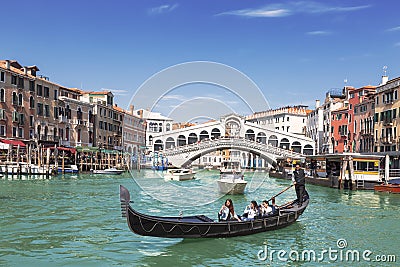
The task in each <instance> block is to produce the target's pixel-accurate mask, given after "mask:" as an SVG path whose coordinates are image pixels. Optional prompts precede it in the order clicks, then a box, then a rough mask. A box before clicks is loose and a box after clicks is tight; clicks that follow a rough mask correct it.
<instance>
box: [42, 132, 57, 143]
mask: <svg viewBox="0 0 400 267" xmlns="http://www.w3.org/2000/svg"><path fill="white" fill-rule="evenodd" d="M39 140H40V141H49V142H55V143H58V142H59V141H60V137H58V136H53V135H45V134H42V135H40V137H39Z"/></svg>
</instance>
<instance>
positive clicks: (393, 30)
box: [386, 26, 400, 32]
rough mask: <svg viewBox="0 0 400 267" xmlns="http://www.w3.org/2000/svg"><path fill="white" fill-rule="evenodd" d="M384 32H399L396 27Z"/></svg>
mask: <svg viewBox="0 0 400 267" xmlns="http://www.w3.org/2000/svg"><path fill="white" fill-rule="evenodd" d="M386 31H387V32H395V31H400V26H397V27H393V28H390V29H387V30H386Z"/></svg>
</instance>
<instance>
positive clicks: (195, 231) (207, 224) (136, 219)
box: [120, 185, 309, 238]
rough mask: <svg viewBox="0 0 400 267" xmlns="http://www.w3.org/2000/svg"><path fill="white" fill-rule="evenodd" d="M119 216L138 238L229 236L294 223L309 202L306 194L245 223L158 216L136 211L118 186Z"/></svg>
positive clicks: (273, 228) (267, 229)
mask: <svg viewBox="0 0 400 267" xmlns="http://www.w3.org/2000/svg"><path fill="white" fill-rule="evenodd" d="M120 202H121V212H122V216H123V217H126V220H127V224H128V226H129V228H130V230H131V231H132V232H134V233H136V234H138V235H143V236H156V237H166V238H199V237H201V238H204V237H214V238H218V237H233V236H243V235H250V234H256V233H260V232H265V231H270V230H275V229H280V228H283V227H286V226H288V225H291V224H292V223H294V222H295V221H296V220H297V219H298V218H299V216H300V215H301V214H302V213H303V212H304V210H305V209H306V208H307V206H308V203H309V196H308V194H307V193H306V194H305V198H304V201H303V203H302V205H301V206H298V205H297V204H296V200H294V201H290V202H288V203H286V204H284V205H282V206H279V207H278V208H277V212H276V213H275V214H272V215H269V216H265V217H259V218H256V219H254V220H249V221H237V220H234V221H231V220H228V221H218V220H216V221H215V220H213V219H211V218H209V217H207V216H205V215H194V216H179V217H159V216H151V215H146V214H143V213H140V212H138V211H136V210H135V209H134V208H133V207H132V206H131V205H130V203H131V201H130V194H129V191H128V189H126V188H125V187H123V186H122V185H120Z"/></svg>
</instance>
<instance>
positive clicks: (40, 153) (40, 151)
mask: <svg viewBox="0 0 400 267" xmlns="http://www.w3.org/2000/svg"><path fill="white" fill-rule="evenodd" d="M37 158H38V166H39V167H40V166H42V147H41V145H39V146H38V157H37Z"/></svg>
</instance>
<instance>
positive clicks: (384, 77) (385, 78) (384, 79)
mask: <svg viewBox="0 0 400 267" xmlns="http://www.w3.org/2000/svg"><path fill="white" fill-rule="evenodd" d="M388 80H389V77H388V76H386V75H382V81H381V84H380V85H385V84H386V83H387V82H388Z"/></svg>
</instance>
